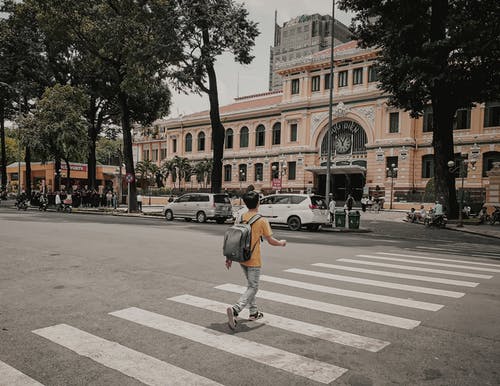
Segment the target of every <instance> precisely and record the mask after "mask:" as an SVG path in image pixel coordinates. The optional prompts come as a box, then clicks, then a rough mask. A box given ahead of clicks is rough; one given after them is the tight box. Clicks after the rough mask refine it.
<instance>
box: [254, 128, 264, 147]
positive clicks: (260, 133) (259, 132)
mask: <svg viewBox="0 0 500 386" xmlns="http://www.w3.org/2000/svg"><path fill="white" fill-rule="evenodd" d="M265 144H266V128H265V127H264V125H259V126H257V129H256V130H255V146H264V145H265Z"/></svg>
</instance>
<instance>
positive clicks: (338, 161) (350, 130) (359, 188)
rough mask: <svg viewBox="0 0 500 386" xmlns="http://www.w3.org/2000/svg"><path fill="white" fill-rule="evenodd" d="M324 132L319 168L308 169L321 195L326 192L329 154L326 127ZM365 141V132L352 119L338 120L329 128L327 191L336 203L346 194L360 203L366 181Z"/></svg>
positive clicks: (345, 196) (366, 140) (320, 148)
mask: <svg viewBox="0 0 500 386" xmlns="http://www.w3.org/2000/svg"><path fill="white" fill-rule="evenodd" d="M323 130H324V135H323V137H322V139H321V145H320V146H319V154H318V158H319V159H318V161H319V162H318V165H319V167H315V168H314V170H311V171H313V173H314V174H315V185H316V190H317V191H318V193H320V194H324V192H325V190H326V189H325V188H326V173H327V170H326V163H327V154H328V127H325V128H324V129H323ZM367 142H368V139H367V135H366V132H365V130H364V129H363V127H362V126H361V125H360V124H359V123H357V122H356V121H354V120H351V119H344V120H340V121H338V122H336V123H335V124H334V125H333V126H332V131H331V154H332V158H331V168H330V175H331V178H330V192H332V193H333V195H334V196H335V199H336V200H339V201H343V200H345V199H346V198H347V195H348V194H352V195H353V196H354V199H355V200H357V201H359V200H361V197H362V196H363V188H364V186H365V182H366V179H365V177H366V165H367V155H366V143H367Z"/></svg>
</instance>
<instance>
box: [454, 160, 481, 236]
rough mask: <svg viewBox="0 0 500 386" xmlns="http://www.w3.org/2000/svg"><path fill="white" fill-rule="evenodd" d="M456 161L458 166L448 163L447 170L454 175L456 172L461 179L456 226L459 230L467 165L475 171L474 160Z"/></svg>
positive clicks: (462, 221)
mask: <svg viewBox="0 0 500 386" xmlns="http://www.w3.org/2000/svg"><path fill="white" fill-rule="evenodd" d="M457 161H458V165H457V164H456V162H455V161H448V169H449V170H450V173H455V172H456V171H457V170H458V173H459V176H460V177H461V178H462V188H461V191H460V206H459V208H458V224H457V227H459V228H461V227H463V226H464V220H463V213H462V211H463V208H464V179H465V173H466V172H467V169H468V167H469V165H471V167H472V170H476V160H475V159H472V160H470V161H469V160H468V159H464V158H460V159H459V160H457Z"/></svg>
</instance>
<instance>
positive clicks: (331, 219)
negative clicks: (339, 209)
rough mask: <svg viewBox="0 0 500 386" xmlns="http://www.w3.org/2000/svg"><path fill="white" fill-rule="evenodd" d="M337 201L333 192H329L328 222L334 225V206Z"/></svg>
mask: <svg viewBox="0 0 500 386" xmlns="http://www.w3.org/2000/svg"><path fill="white" fill-rule="evenodd" d="M336 205H337V203H336V202H335V198H334V197H333V194H331V193H330V203H329V204H328V211H329V212H330V223H331V224H332V226H334V225H335V206H336Z"/></svg>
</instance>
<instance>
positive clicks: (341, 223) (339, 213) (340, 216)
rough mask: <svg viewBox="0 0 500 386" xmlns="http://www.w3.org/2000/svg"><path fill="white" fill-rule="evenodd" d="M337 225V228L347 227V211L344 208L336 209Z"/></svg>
mask: <svg viewBox="0 0 500 386" xmlns="http://www.w3.org/2000/svg"><path fill="white" fill-rule="evenodd" d="M335 226H336V227H337V228H345V212H344V211H343V210H336V211H335Z"/></svg>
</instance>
